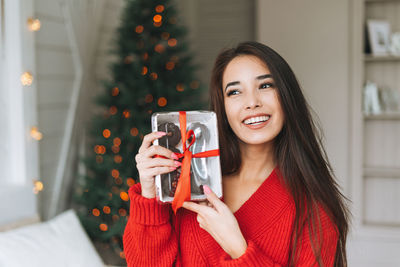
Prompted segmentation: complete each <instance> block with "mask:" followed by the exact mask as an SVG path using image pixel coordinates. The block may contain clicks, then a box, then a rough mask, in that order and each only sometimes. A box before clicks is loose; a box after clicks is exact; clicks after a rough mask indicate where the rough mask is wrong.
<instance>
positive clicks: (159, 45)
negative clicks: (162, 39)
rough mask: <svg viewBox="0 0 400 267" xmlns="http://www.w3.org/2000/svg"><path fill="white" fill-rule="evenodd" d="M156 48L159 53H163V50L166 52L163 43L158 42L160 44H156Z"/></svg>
mask: <svg viewBox="0 0 400 267" xmlns="http://www.w3.org/2000/svg"><path fill="white" fill-rule="evenodd" d="M154 50H155V51H156V52H157V53H160V54H161V53H162V52H164V51H165V47H164V46H163V45H162V44H158V45H156V46H155V47H154Z"/></svg>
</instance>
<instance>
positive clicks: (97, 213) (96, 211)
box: [92, 209, 100, 217]
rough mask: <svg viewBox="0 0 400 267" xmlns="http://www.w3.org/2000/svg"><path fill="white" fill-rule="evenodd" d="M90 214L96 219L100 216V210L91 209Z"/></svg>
mask: <svg viewBox="0 0 400 267" xmlns="http://www.w3.org/2000/svg"><path fill="white" fill-rule="evenodd" d="M92 214H93V215H94V216H96V217H98V216H100V210H99V209H93V210H92Z"/></svg>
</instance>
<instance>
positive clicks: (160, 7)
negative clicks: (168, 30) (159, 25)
mask: <svg viewBox="0 0 400 267" xmlns="http://www.w3.org/2000/svg"><path fill="white" fill-rule="evenodd" d="M163 11H164V6H163V5H158V6H156V12H157V13H161V12H163Z"/></svg>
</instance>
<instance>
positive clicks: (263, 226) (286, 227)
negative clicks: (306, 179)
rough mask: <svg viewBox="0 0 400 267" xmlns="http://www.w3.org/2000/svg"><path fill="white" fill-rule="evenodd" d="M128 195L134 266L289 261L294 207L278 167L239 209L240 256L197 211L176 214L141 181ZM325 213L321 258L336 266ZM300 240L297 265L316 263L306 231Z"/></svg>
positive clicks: (126, 239) (128, 241) (128, 249)
mask: <svg viewBox="0 0 400 267" xmlns="http://www.w3.org/2000/svg"><path fill="white" fill-rule="evenodd" d="M129 197H130V200H131V202H130V217H129V220H128V223H127V225H126V228H125V232H124V236H123V243H124V251H125V255H126V261H127V263H128V266H129V267H133V266H134V267H137V266H145V267H149V266H173V265H174V262H175V264H176V265H174V266H189V267H195V266H223V267H225V266H226V267H228V266H232V267H234V266H241V267H242V266H252V267H254V266H256V267H257V266H260V267H261V266H262V267H268V266H271V267H272V266H274V267H279V266H288V255H289V245H290V234H291V230H292V227H293V221H294V214H295V208H294V202H293V199H292V197H291V196H290V194H289V193H288V191H287V190H286V189H285V187H284V186H283V185H282V184H281V182H280V180H279V178H278V175H277V172H276V170H274V171H273V172H272V173H271V175H270V176H269V177H268V178H267V179H266V180H265V181H264V182H263V183H262V185H261V186H260V187H259V188H258V189H257V191H256V192H255V193H254V194H253V195H252V196H251V197H250V198H249V199H248V200H247V201H246V202H245V203H244V204H243V205H242V206H241V207H240V208H239V210H238V211H236V212H235V213H234V215H235V217H236V219H237V221H238V223H239V226H240V229H241V231H242V234H243V236H244V238H245V239H246V241H247V245H248V248H247V250H246V252H245V253H244V254H243V255H242V256H241V257H239V258H237V259H232V258H231V257H230V256H229V255H228V254H227V253H226V252H225V251H224V250H223V249H222V248H221V247H220V246H219V244H218V243H217V242H216V241H215V240H214V239H213V238H212V237H211V235H209V234H208V233H207V232H206V231H205V230H203V229H201V228H200V227H199V224H198V222H197V220H196V214H195V213H193V212H191V211H189V210H186V209H184V208H180V209H179V210H178V213H177V215H176V217H175V215H173V213H172V212H171V207H170V205H169V204H160V203H159V202H157V200H156V199H147V198H144V197H142V196H141V187H140V184H136V185H134V186H132V187H131V188H130V189H129ZM320 216H321V225H322V229H323V232H322V238H323V239H322V240H323V243H322V251H321V253H322V261H323V263H324V266H333V263H334V258H335V252H336V244H337V241H338V235H337V232H336V231H335V229H336V227H335V226H334V225H333V224H332V223H331V220H330V219H329V217H328V216H327V215H326V213H325V212H324V211H323V210H322V209H321V212H320ZM177 229H179V230H177ZM306 229H307V227H306ZM177 233H178V235H177ZM178 240H179V241H178ZM300 240H301V247H300V254H299V260H298V264H297V265H296V266H307V267H309V266H317V264H316V263H315V257H314V254H313V252H312V249H311V244H310V240H309V235H308V231H307V230H306V231H304V234H303V236H302V238H301V239H300Z"/></svg>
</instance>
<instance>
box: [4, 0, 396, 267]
mask: <svg viewBox="0 0 400 267" xmlns="http://www.w3.org/2000/svg"><path fill="white" fill-rule="evenodd" d="M0 9H1V10H0V45H1V46H0V52H1V55H0V56H1V57H0V58H1V61H0V70H1V71H0V78H1V79H0V104H1V106H2V112H1V113H0V125H1V126H2V130H1V131H0V139H1V140H2V142H1V143H0V167H1V168H0V172H1V173H0V226H3V231H5V230H7V229H11V228H17V227H23V226H27V225H30V224H32V223H39V222H42V223H43V222H46V221H51V220H53V219H54V218H55V217H56V216H57V215H59V214H62V213H63V212H65V211H66V210H69V209H73V210H75V212H76V214H77V215H78V216H79V219H80V222H81V223H82V225H83V227H84V229H85V231H86V233H88V236H89V237H90V240H91V242H92V244H93V245H94V246H95V248H96V251H97V253H99V255H100V257H101V258H102V260H103V261H104V262H105V263H108V264H115V265H120V266H124V254H123V251H122V241H121V235H122V232H123V228H124V226H125V223H126V220H127V216H128V214H127V212H128V209H129V207H128V196H127V190H128V188H129V186H131V185H132V184H134V183H135V182H136V181H137V176H136V170H135V163H134V155H135V153H136V152H135V151H136V150H137V148H138V146H139V145H140V143H141V138H142V137H143V135H145V134H146V133H148V132H150V116H151V113H153V112H156V111H167V110H183V109H207V107H208V104H207V87H208V83H209V79H210V72H211V68H212V65H213V61H214V59H215V57H216V55H217V54H218V53H219V52H220V51H221V50H222V49H223V48H227V47H231V46H234V45H236V44H237V43H238V42H240V41H246V40H254V41H259V42H262V43H265V44H267V45H268V46H270V47H272V48H273V49H275V50H276V51H277V52H278V53H280V54H281V55H282V56H283V57H284V58H285V59H286V60H287V61H288V63H289V65H290V66H291V67H292V68H293V70H294V72H295V73H296V75H297V78H298V80H299V81H300V84H301V85H302V88H303V90H304V93H305V95H306V97H307V99H308V101H309V103H310V105H311V107H312V108H313V110H314V112H315V114H316V118H318V119H319V122H320V125H321V128H322V129H323V131H324V134H325V138H324V142H325V148H326V151H327V153H328V156H329V159H330V161H331V163H332V165H333V168H334V170H335V174H336V176H337V179H338V183H339V184H340V186H341V188H342V191H343V193H344V194H345V195H346V196H347V197H348V198H349V199H350V202H349V205H350V208H351V212H352V214H353V218H352V226H351V233H350V235H349V243H348V258H349V266H400V255H399V253H398V252H399V248H400V205H399V204H400V141H399V136H400V111H399V105H400V100H399V94H400V78H399V77H400V56H399V54H400V52H399V50H400V39H399V37H397V39H396V32H399V31H400V1H395V0H336V1H319V0H298V1H290V0H280V1H273V0H246V1H244V0H229V1H228V0H219V1H211V0H165V1H157V0H126V1H125V0H0ZM382 25H383V26H382ZM380 34H381V35H380ZM376 35H378V36H382V37H381V39H376V38H375V37H374V36H376ZM397 35H398V34H397ZM396 44H397V46H396ZM367 81H369V82H370V83H372V84H373V85H374V86H372V87H366V86H365V84H366V82H367ZM367 88H368V89H367ZM0 229H1V228H0ZM8 231H10V230H8ZM3 240H4V239H3ZM1 241H2V239H1V236H0V246H1ZM3 245H5V243H4V244H3ZM33 245H34V244H33ZM396 252H397V253H396ZM47 253H50V252H47ZM10 266H11V265H10ZM43 266H44V265H43ZM77 266H78V265H77Z"/></svg>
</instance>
